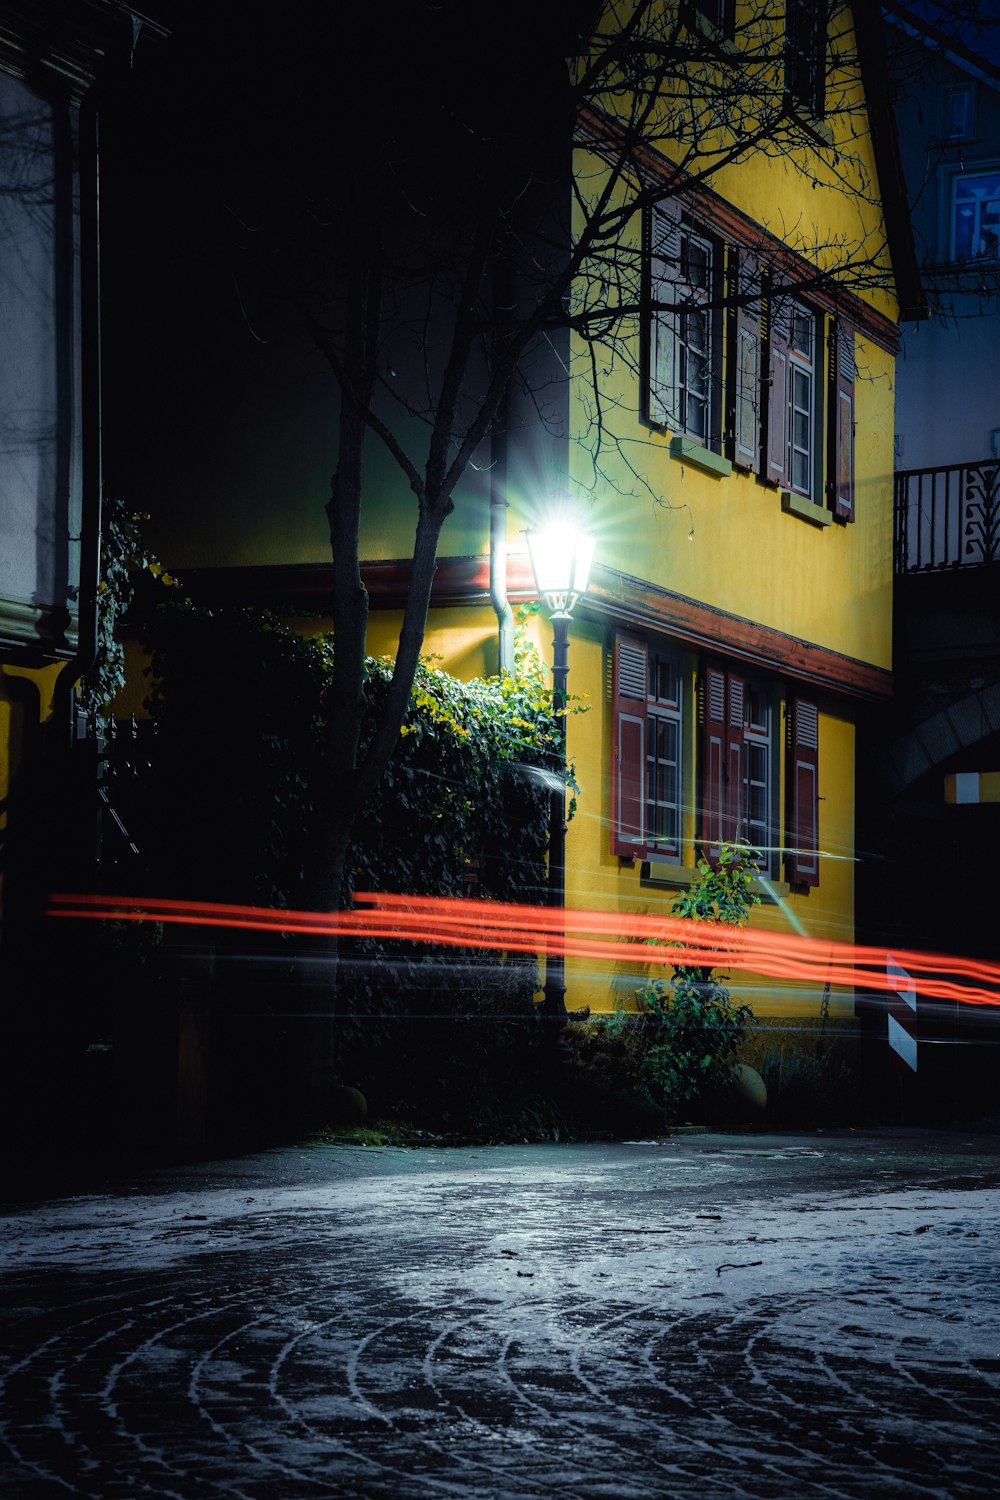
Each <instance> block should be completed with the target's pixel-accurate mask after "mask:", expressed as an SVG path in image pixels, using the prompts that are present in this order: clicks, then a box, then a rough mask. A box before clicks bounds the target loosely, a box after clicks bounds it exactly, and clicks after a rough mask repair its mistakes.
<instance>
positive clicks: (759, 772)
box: [698, 665, 777, 871]
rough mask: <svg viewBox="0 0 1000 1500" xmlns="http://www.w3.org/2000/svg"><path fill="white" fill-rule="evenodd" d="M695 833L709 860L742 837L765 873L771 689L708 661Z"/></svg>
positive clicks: (770, 840) (770, 833)
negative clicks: (756, 851)
mask: <svg viewBox="0 0 1000 1500" xmlns="http://www.w3.org/2000/svg"><path fill="white" fill-rule="evenodd" d="M701 706H702V713H701V720H702V734H701V766H700V782H701V797H700V801H699V816H698V836H699V839H700V842H701V843H702V845H703V847H704V849H705V852H706V854H707V855H708V856H709V858H714V857H716V856H717V855H718V853H719V849H720V846H721V845H722V844H723V843H728V842H730V841H731V840H733V839H737V838H739V839H746V840H747V841H748V842H749V843H751V844H753V845H754V847H755V848H757V849H760V850H761V852H762V855H763V861H762V868H763V869H765V870H766V871H770V868H771V864H772V858H771V856H772V852H773V850H774V846H775V844H776V842H777V840H776V838H775V831H774V830H775V817H774V811H775V809H774V787H775V783H774V779H773V765H774V757H773V752H772V708H771V690H770V688H769V687H768V686H767V685H765V684H763V683H759V682H748V681H747V680H746V678H744V677H743V676H741V675H739V674H737V673H735V672H728V671H726V670H724V669H723V668H722V667H718V666H715V665H709V666H707V667H706V668H705V672H704V677H703V681H702V705H701Z"/></svg>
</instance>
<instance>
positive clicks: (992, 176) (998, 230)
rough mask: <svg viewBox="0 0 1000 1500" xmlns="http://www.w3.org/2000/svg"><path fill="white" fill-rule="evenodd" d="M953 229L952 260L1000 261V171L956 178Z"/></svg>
mask: <svg viewBox="0 0 1000 1500" xmlns="http://www.w3.org/2000/svg"><path fill="white" fill-rule="evenodd" d="M951 228H952V234H951V254H952V259H953V260H955V261H970V260H979V261H982V260H990V261H995V260H1000V171H996V172H984V173H983V174H982V175H980V176H976V177H973V176H971V175H970V176H963V177H956V178H955V179H954V183H953V186H952V215H951Z"/></svg>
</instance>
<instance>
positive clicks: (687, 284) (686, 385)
mask: <svg viewBox="0 0 1000 1500" xmlns="http://www.w3.org/2000/svg"><path fill="white" fill-rule="evenodd" d="M692 247H694V248H695V249H697V250H698V251H700V252H701V253H702V254H703V255H704V258H705V268H706V269H705V284H704V285H703V286H696V285H695V283H694V282H693V281H692V280H691V279H690V278H689V276H688V268H689V267H690V264H691V249H692ZM680 251H681V263H680V268H679V272H678V278H677V291H678V300H679V301H681V302H683V303H686V304H687V307H686V308H685V309H684V310H678V312H677V314H676V316H675V324H674V377H675V380H676V396H675V400H676V420H677V431H678V432H680V433H683V434H684V436H685V437H690V438H693V439H694V440H695V442H698V443H701V444H702V446H703V447H705V448H709V447H711V444H712V437H713V433H712V415H713V394H714V393H713V389H712V387H713V382H714V378H715V374H714V372H715V358H716V353H717V351H716V335H715V327H714V322H715V319H714V317H713V314H712V307H711V303H712V291H713V287H714V285H715V277H716V273H717V269H718V262H717V259H716V254H717V252H716V246H715V243H714V241H712V240H711V239H709V238H708V236H707V235H704V234H699V233H698V232H697V230H694V229H691V228H689V227H688V226H687V225H685V224H682V225H681V229H680ZM692 318H697V319H698V320H699V323H700V325H701V327H703V329H704V333H705V345H704V352H703V353H698V352H696V353H694V354H693V355H692V351H691V343H690V338H689V333H688V329H689V326H690V323H689V320H690V319H692ZM692 359H694V360H695V361H697V360H702V361H703V364H704V390H703V391H702V392H701V393H698V392H692V389H691V382H690V380H689V374H688V372H689V369H690V366H691V363H692ZM692 402H693V403H695V405H696V406H697V407H699V408H700V410H701V413H702V422H701V429H700V430H699V427H698V424H697V423H692V422H691V420H690V415H691V403H692Z"/></svg>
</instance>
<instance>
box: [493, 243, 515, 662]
mask: <svg viewBox="0 0 1000 1500" xmlns="http://www.w3.org/2000/svg"><path fill="white" fill-rule="evenodd" d="M513 300H514V294H513V285H512V278H511V268H510V260H509V258H508V256H507V254H506V246H505V245H504V244H503V243H501V244H500V246H499V247H498V249H497V253H496V256H495V258H494V261H493V322H494V329H495V330H496V332H495V338H496V342H497V345H498V346H499V352H501V353H502V350H503V342H504V332H505V319H506V317H508V316H509V315H510V310H511V306H512V303H513ZM509 429H510V383H509V382H508V384H507V388H506V390H505V391H504V393H503V396H502V398H501V400H500V405H499V406H498V407H497V413H496V416H495V417H494V418H493V430H492V433H491V436H490V603H491V604H492V605H493V608H494V610H495V611H496V617H497V658H498V662H499V671H500V672H501V673H504V672H507V673H513V671H514V615H513V611H512V610H511V607H510V601H509V600H508V598H507V446H508V434H509Z"/></svg>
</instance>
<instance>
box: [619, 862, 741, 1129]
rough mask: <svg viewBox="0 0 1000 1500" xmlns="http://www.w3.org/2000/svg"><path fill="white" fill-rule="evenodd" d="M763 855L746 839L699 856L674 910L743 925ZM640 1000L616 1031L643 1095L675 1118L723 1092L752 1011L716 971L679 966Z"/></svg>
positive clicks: (651, 982) (642, 991) (654, 981)
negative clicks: (713, 858) (713, 857)
mask: <svg viewBox="0 0 1000 1500" xmlns="http://www.w3.org/2000/svg"><path fill="white" fill-rule="evenodd" d="M758 859H759V855H758V854H757V851H756V850H754V849H752V848H750V846H749V845H747V844H745V843H733V844H723V846H722V849H721V851H720V854H719V858H718V861H717V862H716V863H715V864H714V865H712V864H710V863H709V862H708V860H705V859H702V860H699V862H698V872H697V875H696V877H695V879H694V880H693V881H692V882H691V885H690V887H689V889H688V890H687V891H685V892H683V894H681V895H680V896H678V898H677V900H676V901H674V903H673V905H672V907H671V910H672V912H673V913H674V914H675V915H676V916H680V917H685V918H688V919H690V920H691V921H692V922H720V923H723V924H725V925H727V926H732V927H742V926H744V925H745V924H746V922H747V921H748V920H749V914H750V908H751V907H752V906H755V905H756V904H757V903H758V902H759V901H760V897H759V895H758V894H757V893H756V891H755V890H754V889H753V886H752V881H753V876H754V874H755V872H756V869H757V861H758ZM635 998H636V1011H635V1012H627V1011H624V1010H619V1011H618V1012H617V1013H616V1015H615V1018H614V1020H613V1022H612V1023H611V1034H612V1035H613V1036H620V1037H621V1038H622V1039H623V1041H624V1044H625V1054H626V1056H627V1058H628V1059H629V1062H630V1065H631V1071H632V1076H633V1080H634V1084H633V1086H634V1088H635V1089H636V1091H637V1092H638V1094H639V1095H640V1097H642V1098H644V1099H646V1100H647V1101H648V1102H649V1103H650V1104H652V1105H655V1106H656V1107H657V1108H659V1109H662V1111H663V1114H664V1117H665V1119H667V1120H668V1121H674V1120H677V1119H678V1118H679V1117H681V1116H682V1115H683V1114H685V1113H687V1112H689V1110H690V1108H691V1106H692V1104H694V1103H695V1102H697V1101H698V1100H700V1099H702V1098H703V1097H704V1096H705V1095H707V1094H712V1093H717V1092H719V1091H723V1092H724V1091H725V1090H726V1088H727V1086H728V1085H729V1082H730V1079H731V1076H732V1065H733V1059H734V1057H735V1054H736V1051H737V1049H738V1047H739V1045H740V1042H741V1041H742V1039H743V1037H744V1035H745V1033H746V1030H747V1027H748V1026H749V1025H750V1024H751V1023H752V1020H753V1012H752V1011H751V1009H750V1007H749V1006H748V1005H741V1004H737V1003H736V1002H735V1001H734V1000H733V998H732V996H731V995H730V993H729V991H728V989H727V988H726V986H725V985H724V984H723V983H722V982H721V980H720V979H719V978H718V976H717V974H716V972H715V970H714V969H711V968H704V967H692V966H688V965H683V964H678V965H677V966H675V968H674V970H673V975H672V977H671V978H670V979H664V978H660V977H654V978H651V979H648V980H647V981H646V983H645V984H643V985H641V986H640V988H639V989H638V990H637V991H636V997H635Z"/></svg>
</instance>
